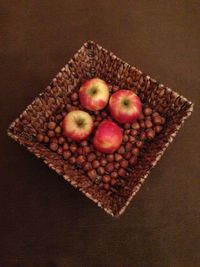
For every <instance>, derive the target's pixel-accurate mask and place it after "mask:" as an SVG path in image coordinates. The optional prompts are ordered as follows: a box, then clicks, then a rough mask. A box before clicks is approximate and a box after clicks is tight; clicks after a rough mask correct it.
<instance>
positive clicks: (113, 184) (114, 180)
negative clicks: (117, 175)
mask: <svg viewBox="0 0 200 267" xmlns="http://www.w3.org/2000/svg"><path fill="white" fill-rule="evenodd" d="M110 184H111V185H112V186H115V185H116V184H117V180H116V179H114V178H112V179H111V181H110Z"/></svg>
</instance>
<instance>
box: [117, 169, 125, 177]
mask: <svg viewBox="0 0 200 267" xmlns="http://www.w3.org/2000/svg"><path fill="white" fill-rule="evenodd" d="M118 175H119V176H121V177H123V176H125V175H126V171H125V170H124V169H123V168H120V169H119V170H118Z"/></svg>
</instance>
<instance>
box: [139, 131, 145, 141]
mask: <svg viewBox="0 0 200 267" xmlns="http://www.w3.org/2000/svg"><path fill="white" fill-rule="evenodd" d="M140 139H141V140H145V139H146V134H145V132H142V133H141V134H140Z"/></svg>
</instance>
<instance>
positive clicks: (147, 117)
mask: <svg viewBox="0 0 200 267" xmlns="http://www.w3.org/2000/svg"><path fill="white" fill-rule="evenodd" d="M111 90H112V88H111ZM80 108H81V106H80V103H79V98H78V93H77V92H73V93H71V94H70V96H69V98H68V103H67V105H66V110H65V111H62V112H60V113H59V114H56V115H55V116H53V117H52V118H50V121H49V122H48V126H47V130H46V132H45V134H42V133H38V134H37V136H36V138H37V141H38V142H40V143H43V144H46V145H47V146H48V147H49V148H50V149H51V150H52V151H53V152H55V153H58V154H59V155H60V156H62V157H63V159H64V160H66V161H67V162H68V163H69V164H71V165H73V166H76V168H78V169H81V170H83V171H84V172H85V174H86V175H87V176H88V177H89V179H90V180H92V181H93V182H94V183H95V184H96V185H98V186H99V189H100V190H105V191H109V190H111V191H113V192H114V191H115V190H116V189H117V188H118V187H121V186H123V185H124V180H126V179H127V177H128V176H129V174H130V173H131V172H132V170H133V169H134V166H135V165H136V164H137V159H138V156H139V154H140V151H141V150H142V149H143V147H144V145H145V143H146V142H151V141H152V140H153V139H154V137H155V136H156V135H157V134H159V133H160V132H161V131H162V129H163V125H164V124H165V118H164V117H162V116H160V114H159V113H158V112H154V111H153V110H152V109H151V108H150V107H148V106H143V110H142V113H141V114H140V116H139V119H138V120H137V121H136V122H134V123H132V124H129V123H126V124H119V126H120V127H121V129H122V133H123V141H122V144H121V146H120V147H119V149H118V150H116V151H115V152H114V153H112V154H104V153H102V152H99V151H97V150H96V149H95V148H94V146H93V145H92V143H91V139H90V138H89V139H88V140H83V141H80V142H79V143H77V142H74V141H72V140H70V138H68V137H66V136H64V135H63V129H62V120H63V118H64V116H65V115H66V113H67V112H70V111H72V110H76V109H80ZM91 116H92V117H93V120H94V127H95V128H96V127H98V125H99V123H100V122H101V121H103V120H104V119H105V118H106V119H110V114H109V112H108V110H107V109H104V110H101V111H95V112H92V113H91Z"/></svg>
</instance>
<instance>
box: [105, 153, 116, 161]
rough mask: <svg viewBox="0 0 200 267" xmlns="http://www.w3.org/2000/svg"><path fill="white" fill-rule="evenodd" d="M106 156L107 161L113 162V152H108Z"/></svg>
mask: <svg viewBox="0 0 200 267" xmlns="http://www.w3.org/2000/svg"><path fill="white" fill-rule="evenodd" d="M106 158H107V160H108V162H113V161H114V155H113V154H108V155H107V156H106Z"/></svg>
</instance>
